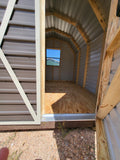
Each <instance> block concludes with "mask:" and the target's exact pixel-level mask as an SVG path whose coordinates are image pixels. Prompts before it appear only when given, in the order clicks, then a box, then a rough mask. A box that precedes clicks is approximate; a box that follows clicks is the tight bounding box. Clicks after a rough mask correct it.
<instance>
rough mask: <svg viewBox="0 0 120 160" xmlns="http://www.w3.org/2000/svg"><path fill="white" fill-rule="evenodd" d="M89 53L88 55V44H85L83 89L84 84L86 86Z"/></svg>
mask: <svg viewBox="0 0 120 160" xmlns="http://www.w3.org/2000/svg"><path fill="white" fill-rule="evenodd" d="M89 53H90V46H89V44H87V53H86V61H85V70H84V79H83V88H84V87H85V84H86V78H87V67H88V58H89Z"/></svg>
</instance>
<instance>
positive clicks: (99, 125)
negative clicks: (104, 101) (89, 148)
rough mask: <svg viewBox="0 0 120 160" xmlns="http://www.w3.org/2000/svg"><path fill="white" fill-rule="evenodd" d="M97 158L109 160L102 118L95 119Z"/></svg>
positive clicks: (98, 159)
mask: <svg viewBox="0 0 120 160" xmlns="http://www.w3.org/2000/svg"><path fill="white" fill-rule="evenodd" d="M96 141H97V160H109V159H110V157H109V151H108V144H107V140H106V136H105V131H104V125H103V122H102V120H100V119H96Z"/></svg>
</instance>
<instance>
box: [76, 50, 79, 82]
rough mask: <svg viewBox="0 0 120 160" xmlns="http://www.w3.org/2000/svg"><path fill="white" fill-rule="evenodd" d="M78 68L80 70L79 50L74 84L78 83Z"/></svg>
mask: <svg viewBox="0 0 120 160" xmlns="http://www.w3.org/2000/svg"><path fill="white" fill-rule="evenodd" d="M79 70H80V50H79V53H78V63H77V75H76V84H78V79H79Z"/></svg>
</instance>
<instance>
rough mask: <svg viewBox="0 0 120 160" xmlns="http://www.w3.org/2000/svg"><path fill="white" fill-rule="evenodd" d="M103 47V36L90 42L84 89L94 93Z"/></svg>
mask: <svg viewBox="0 0 120 160" xmlns="http://www.w3.org/2000/svg"><path fill="white" fill-rule="evenodd" d="M102 47H103V34H101V35H100V36H99V37H98V38H96V39H95V40H94V41H91V42H90V54H89V59H88V67H87V78H86V86H85V88H86V89H88V90H89V91H91V92H92V93H94V94H95V93H96V86H97V78H98V71H99V63H100V57H101V52H102Z"/></svg>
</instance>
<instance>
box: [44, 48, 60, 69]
mask: <svg viewBox="0 0 120 160" xmlns="http://www.w3.org/2000/svg"><path fill="white" fill-rule="evenodd" d="M46 64H47V66H60V49H46Z"/></svg>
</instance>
